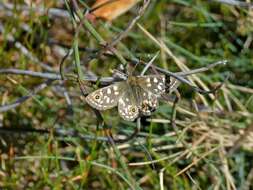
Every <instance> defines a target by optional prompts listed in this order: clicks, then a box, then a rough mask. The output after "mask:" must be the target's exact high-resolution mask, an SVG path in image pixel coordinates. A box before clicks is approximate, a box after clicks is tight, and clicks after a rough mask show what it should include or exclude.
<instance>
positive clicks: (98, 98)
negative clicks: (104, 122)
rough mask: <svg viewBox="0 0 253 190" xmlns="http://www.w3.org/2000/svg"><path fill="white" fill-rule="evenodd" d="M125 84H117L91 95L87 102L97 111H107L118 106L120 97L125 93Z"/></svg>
mask: <svg viewBox="0 0 253 190" xmlns="http://www.w3.org/2000/svg"><path fill="white" fill-rule="evenodd" d="M125 87H126V84H125V82H116V83H114V84H112V85H109V86H107V87H104V88H100V89H98V90H96V91H94V92H92V93H90V94H89V95H88V96H87V97H86V98H85V99H86V102H87V103H88V104H89V105H90V106H91V107H93V108H95V109H97V110H106V109H110V108H113V107H115V106H117V104H118V101H119V99H120V97H121V96H122V95H123V93H124V91H125Z"/></svg>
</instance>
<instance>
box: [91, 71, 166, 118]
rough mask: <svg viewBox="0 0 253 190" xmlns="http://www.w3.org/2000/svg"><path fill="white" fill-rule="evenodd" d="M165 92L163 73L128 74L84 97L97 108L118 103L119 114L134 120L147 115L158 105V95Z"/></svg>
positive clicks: (108, 107)
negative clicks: (123, 78)
mask: <svg viewBox="0 0 253 190" xmlns="http://www.w3.org/2000/svg"><path fill="white" fill-rule="evenodd" d="M164 92H165V76H164V75H145V76H129V77H128V78H127V80H126V81H120V82H115V83H114V84H111V85H109V86H107V87H104V88H100V89H98V90H96V91H94V92H92V93H91V94H89V95H88V96H87V97H86V101H87V103H88V104H89V105H90V106H92V107H94V108H95V109H98V110H107V109H110V108H113V107H116V106H117V105H118V112H119V115H120V116H121V117H122V118H123V119H124V120H128V121H134V120H135V119H136V118H137V117H139V116H141V115H145V116H149V115H151V113H152V111H154V110H155V109H156V108H157V107H158V97H160V95H161V94H163V93H164Z"/></svg>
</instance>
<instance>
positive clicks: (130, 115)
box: [118, 87, 139, 121]
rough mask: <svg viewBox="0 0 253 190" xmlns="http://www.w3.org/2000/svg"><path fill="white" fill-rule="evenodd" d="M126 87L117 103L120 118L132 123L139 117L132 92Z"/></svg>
mask: <svg viewBox="0 0 253 190" xmlns="http://www.w3.org/2000/svg"><path fill="white" fill-rule="evenodd" d="M129 88H131V87H128V89H126V91H125V92H124V94H123V95H122V96H121V97H120V99H119V102H118V111H119V115H120V117H122V118H123V119H124V120H127V121H134V120H135V119H136V118H137V117H138V116H139V108H138V106H137V103H136V98H135V97H134V94H133V91H132V90H131V89H129Z"/></svg>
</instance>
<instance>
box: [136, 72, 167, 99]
mask: <svg viewBox="0 0 253 190" xmlns="http://www.w3.org/2000/svg"><path fill="white" fill-rule="evenodd" d="M136 78H137V83H138V85H139V86H141V87H142V88H143V89H144V90H145V91H147V92H151V93H152V94H155V95H156V96H160V95H161V94H163V93H164V92H165V75H146V76H137V77H136Z"/></svg>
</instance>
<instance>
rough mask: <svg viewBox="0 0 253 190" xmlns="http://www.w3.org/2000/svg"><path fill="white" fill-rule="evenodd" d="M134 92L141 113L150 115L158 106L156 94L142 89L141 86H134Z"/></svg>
mask: <svg viewBox="0 0 253 190" xmlns="http://www.w3.org/2000/svg"><path fill="white" fill-rule="evenodd" d="M134 91H135V92H136V93H135V94H136V99H137V105H138V108H139V111H140V114H141V115H144V116H150V115H151V113H152V112H153V111H155V110H156V109H157V107H158V99H157V96H156V95H154V94H152V93H151V92H148V91H146V90H144V89H143V88H142V87H141V86H139V85H138V86H136V87H135V88H134Z"/></svg>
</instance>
